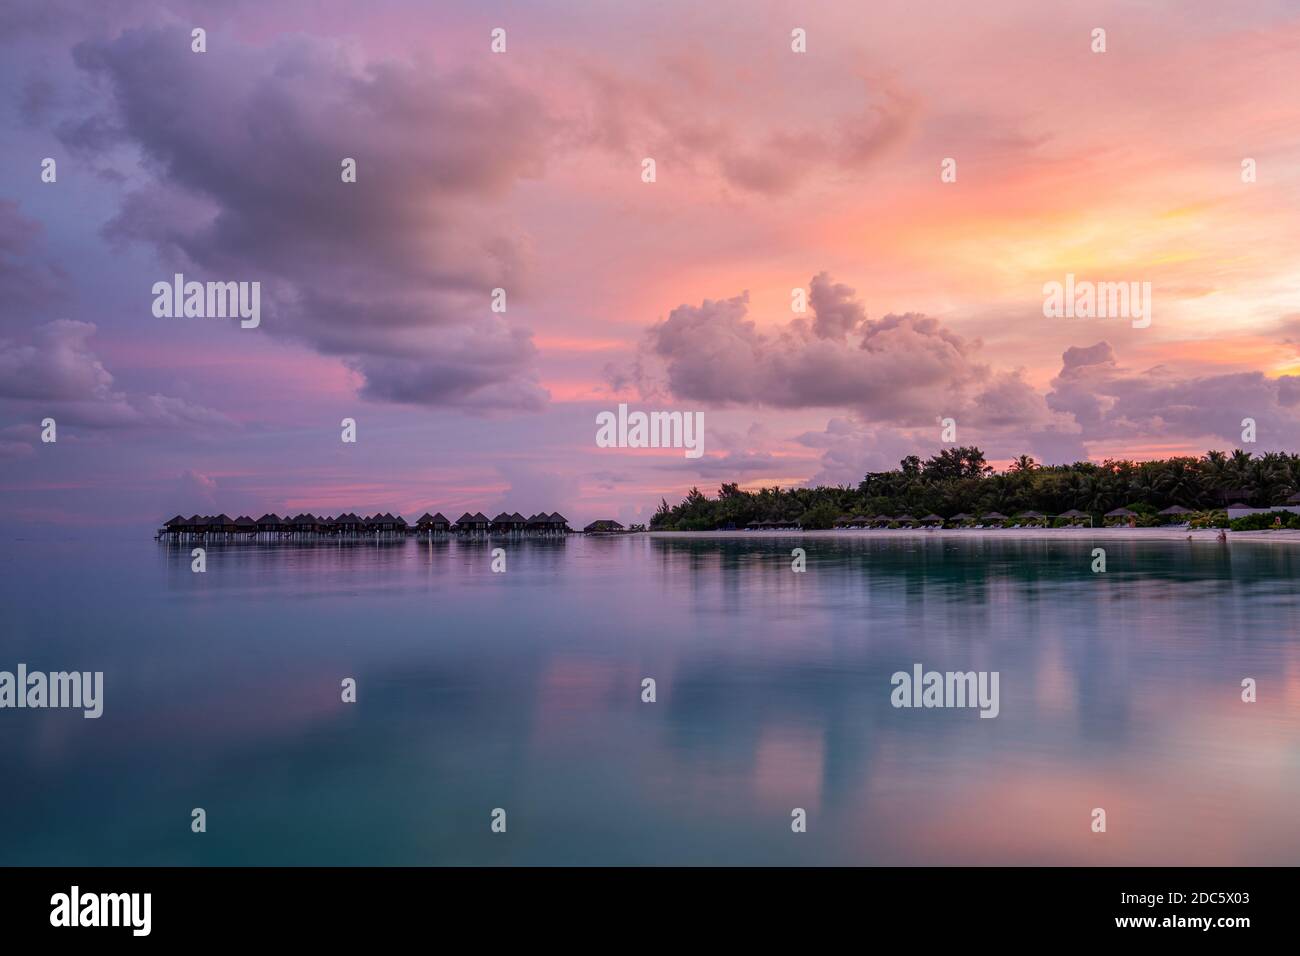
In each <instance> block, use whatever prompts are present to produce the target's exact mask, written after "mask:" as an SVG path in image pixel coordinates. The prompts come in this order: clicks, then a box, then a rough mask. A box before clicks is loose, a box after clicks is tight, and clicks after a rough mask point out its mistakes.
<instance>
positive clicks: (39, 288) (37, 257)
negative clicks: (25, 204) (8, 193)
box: [0, 199, 67, 322]
mask: <svg viewBox="0 0 1300 956" xmlns="http://www.w3.org/2000/svg"><path fill="white" fill-rule="evenodd" d="M41 232H42V230H41V225H40V223H39V222H37V221H35V220H34V219H28V218H27V217H26V216H24V215H22V213H20V212H19V211H18V204H17V203H15V202H12V201H10V200H7V199H0V320H4V321H5V322H9V321H10V320H14V319H17V318H20V317H25V316H28V315H31V314H33V313H40V312H44V311H46V310H48V309H49V308H50V307H51V306H53V305H55V304H57V303H58V302H60V301H61V300H62V299H63V297H64V291H63V290H64V287H65V285H66V283H67V275H66V274H65V273H64V271H63V269H61V268H60V267H59V266H57V265H55V264H54V263H52V262H49V261H46V260H45V259H43V258H42V257H41V252H40V247H39V239H40V236H41Z"/></svg>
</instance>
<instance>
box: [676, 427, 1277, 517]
mask: <svg viewBox="0 0 1300 956" xmlns="http://www.w3.org/2000/svg"><path fill="white" fill-rule="evenodd" d="M1297 490H1300V455H1289V454H1284V453H1282V452H1269V453H1267V454H1264V455H1261V456H1259V457H1258V458H1256V457H1254V456H1253V455H1251V454H1250V453H1249V452H1245V451H1241V450H1240V449H1238V450H1236V451H1234V452H1233V453H1232V455H1231V456H1229V455H1226V454H1225V453H1223V452H1220V451H1211V452H1207V453H1206V454H1205V455H1204V456H1203V457H1201V458H1192V457H1179V458H1168V459H1164V460H1160V461H1140V462H1139V461H1127V460H1111V459H1107V460H1106V461H1103V462H1101V463H1100V464H1098V463H1096V462H1091V461H1080V462H1075V463H1074V464H1072V465H1040V464H1038V463H1037V462H1035V461H1034V460H1033V459H1032V458H1030V457H1029V456H1027V455H1022V456H1020V457H1019V458H1018V459H1016V460H1015V461H1014V462H1013V463H1012V465H1011V467H1010V468H1008V469H1007V470H1006V471H1004V472H1000V473H998V472H994V470H993V468H992V467H991V466H989V464H988V463H987V462H986V461H985V458H984V452H983V451H981V450H980V449H979V448H976V447H974V446H969V447H965V446H963V447H954V448H948V449H944V450H943V451H941V452H939V453H938V454H937V455H934V456H932V457H931V458H929V459H928V460H926V461H922V460H921V459H920V458H919V457H918V456H915V455H910V456H908V457H907V458H904V459H903V460H902V462H900V463H899V467H898V468H896V469H894V470H893V471H883V472H871V473H868V474H867V475H865V476H864V477H863V479H862V481H861V482H859V484H858V486H857V487H856V488H843V487H835V488H827V487H819V488H761V489H759V490H757V491H743V490H741V488H740V486H739V485H738V484H737V483H734V482H732V483H728V484H724V485H723V486H722V487H721V488H720V489H719V491H718V497H716V498H708V497H706V496H705V495H704V494H703V493H702V492H701V491H700V490H699V489H698V488H692V489H691V490H690V492H689V493H688V494H687V496H686V498H685V499H684V500H683V501H682V502H681V503H680V504H677V505H673V506H670V505H669V504H668V502H667V501H666V500H665V501H661V502H660V505H659V508H658V510H657V511H656V512H655V514H654V517H653V518H652V519H651V521H650V527H651V528H652V529H653V530H658V531H713V530H718V529H722V528H744V527H745V526H746V525H748V524H750V523H751V522H760V523H769V522H776V521H792V522H799V523H800V524H801V525H802V526H803V527H806V528H829V527H831V526H832V525H833V524H834V522H835V519H836V518H839V517H840V516H842V515H867V516H875V515H891V516H894V515H901V514H910V515H915V516H916V517H918V518H919V517H921V516H923V515H927V514H930V513H931V512H933V513H935V514H940V515H944V516H949V515H953V514H957V513H959V512H966V513H968V514H973V515H979V514H983V513H986V512H990V511H1000V512H1002V513H1003V514H1008V515H1013V516H1014V515H1017V514H1020V513H1021V512H1024V511H1028V510H1033V511H1041V512H1043V513H1045V514H1048V515H1052V516H1056V515H1059V514H1061V513H1062V512H1063V511H1069V510H1071V509H1077V510H1079V511H1085V512H1088V513H1090V514H1092V515H1093V522H1094V524H1096V525H1100V524H1101V523H1102V521H1101V516H1102V515H1103V514H1105V513H1106V512H1107V511H1111V510H1113V509H1115V508H1119V507H1125V508H1128V509H1129V510H1131V511H1135V512H1137V513H1138V518H1137V521H1136V523H1137V524H1138V525H1139V526H1141V527H1146V526H1149V525H1155V524H1161V523H1163V520H1164V519H1161V518H1160V517H1158V515H1157V512H1159V511H1161V510H1163V509H1165V508H1168V507H1170V506H1171V505H1181V506H1183V507H1184V508H1191V509H1192V510H1193V511H1196V512H1198V514H1196V515H1189V516H1188V518H1189V523H1190V524H1191V526H1192V527H1214V528H1217V527H1226V526H1227V514H1226V513H1225V512H1223V511H1214V512H1213V513H1211V511H1210V509H1214V508H1222V507H1223V505H1225V504H1227V503H1229V501H1228V499H1229V498H1230V499H1231V501H1234V502H1235V501H1238V500H1240V501H1242V502H1243V503H1245V504H1249V505H1254V506H1256V507H1267V506H1269V505H1273V504H1276V503H1278V502H1281V501H1285V500H1286V498H1287V496H1289V495H1292V494H1294V493H1295V492H1296V491H1297ZM1220 516H1221V517H1220ZM1284 520H1289V519H1284ZM1198 522H1199V523H1198ZM1012 523H1015V522H1014V521H1013V522H1012ZM1056 523H1057V522H1055V521H1053V524H1056ZM1067 523H1068V522H1067ZM1081 523H1083V524H1087V521H1086V520H1084V521H1082V522H1081ZM1123 523H1124V524H1127V523H1128V522H1127V521H1124V522H1123Z"/></svg>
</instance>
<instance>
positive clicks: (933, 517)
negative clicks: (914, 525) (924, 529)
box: [921, 513, 943, 524]
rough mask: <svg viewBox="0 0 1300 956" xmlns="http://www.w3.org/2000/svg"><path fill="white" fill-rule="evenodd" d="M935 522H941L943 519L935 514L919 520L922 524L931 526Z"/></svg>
mask: <svg viewBox="0 0 1300 956" xmlns="http://www.w3.org/2000/svg"><path fill="white" fill-rule="evenodd" d="M936 521H943V517H942V516H940V515H937V514H933V513H931V514H928V515H926V516H925V517H924V518H922V519H921V523H922V524H933V523H934V522H936Z"/></svg>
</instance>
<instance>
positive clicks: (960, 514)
mask: <svg viewBox="0 0 1300 956" xmlns="http://www.w3.org/2000/svg"><path fill="white" fill-rule="evenodd" d="M948 520H949V521H969V520H970V515H968V514H967V513H966V512H964V511H961V512H958V513H957V514H955V515H953V516H952V517H951V518H949V519H948Z"/></svg>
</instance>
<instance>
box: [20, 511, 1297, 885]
mask: <svg viewBox="0 0 1300 956" xmlns="http://www.w3.org/2000/svg"><path fill="white" fill-rule="evenodd" d="M1098 540H1100V541H1102V542H1103V543H1104V545H1105V547H1106V551H1107V562H1108V571H1107V572H1106V573H1105V574H1093V573H1092V572H1091V570H1090V564H1091V555H1090V550H1091V548H1092V547H1093V546H1094V542H1093V541H1092V540H1091V539H1090V538H1084V539H1080V540H1074V539H1071V540H1064V539H1062V540H1054V541H1050V542H1035V541H1018V540H1007V539H1003V540H997V539H962V538H959V537H954V536H933V535H932V536H928V537H913V536H906V535H898V534H891V533H871V532H868V533H857V534H848V535H841V536H838V537H804V538H799V537H796V536H792V535H791V536H772V537H749V536H741V537H737V538H699V537H676V536H674V537H667V538H665V537H655V538H651V537H647V536H634V537H624V538H604V539H600V538H581V537H574V538H570V539H568V540H566V541H560V542H543V541H538V542H521V543H515V544H507V545H505V547H506V550H507V571H506V573H504V574H494V573H492V571H491V570H490V562H491V556H490V548H491V547H492V546H494V545H495V544H497V543H495V542H494V544H493V545H483V544H461V543H457V542H454V541H453V542H437V543H433V544H430V543H428V542H416V541H408V542H404V543H398V544H394V545H375V544H354V545H339V544H321V545H315V546H285V545H275V546H253V545H237V546H229V547H225V548H220V547H211V548H210V549H209V552H208V568H207V571H206V573H204V574H194V573H192V572H191V571H190V558H189V554H188V550H189V549H188V546H187V547H185V548H176V547H171V548H169V547H167V546H165V545H161V544H158V543H156V542H153V541H151V540H149V539H148V538H147V537H146V538H143V539H141V540H137V539H129V538H126V537H125V536H121V535H116V534H113V535H109V536H106V537H102V538H97V539H95V540H90V541H85V542H75V543H74V542H59V541H52V540H41V539H27V540H12V539H11V540H10V541H8V542H7V543H6V545H5V547H4V548H3V549H2V551H0V562H2V563H0V602H2V603H0V609H2V610H3V632H2V633H3V638H2V639H0V669H3V670H10V671H12V670H14V669H15V667H16V665H17V664H18V663H19V662H23V663H26V664H27V665H28V668H29V669H32V670H38V669H39V670H48V671H54V670H69V669H77V670H92V671H93V670H102V671H103V672H104V674H105V678H104V680H105V690H104V714H103V716H102V717H101V718H100V719H98V720H86V719H83V718H82V716H81V713H80V712H79V711H55V710H12V709H6V710H0V765H2V766H3V767H4V768H5V786H4V787H3V789H2V790H0V863H3V864H64V865H84V864H595V863H612V864H934V863H945V864H947V863H951V864H974V863H991V864H1022V863H1028V864H1069V863H1084V864H1093V863H1095V864H1112V863H1114V864H1120V863H1139V864H1239V863H1240V864H1296V863H1300V814H1298V813H1296V811H1295V806H1296V797H1297V795H1298V794H1300V654H1298V653H1297V647H1298V639H1297V623H1300V622H1298V620H1297V617H1298V615H1297V602H1296V597H1295V594H1296V587H1295V580H1296V575H1297V571H1300V550H1292V549H1291V548H1290V547H1287V546H1279V545H1275V544H1273V545H1271V544H1267V543H1258V542H1245V541H1234V542H1232V543H1230V544H1228V545H1222V544H1218V543H1215V542H1204V541H1197V542H1182V541H1178V542H1160V541H1150V542H1135V543H1126V542H1123V541H1118V540H1114V539H1108V538H1106V537H1105V536H1104V535H1099V536H1098ZM797 546H799V547H803V548H804V549H805V550H806V551H807V555H808V570H807V571H806V572H805V573H802V574H797V573H794V572H792V570H791V556H790V552H791V549H792V548H794V547H797ZM918 662H919V663H922V664H923V665H924V666H925V667H926V669H937V670H941V671H947V670H959V671H966V670H995V671H998V672H999V674H1000V714H999V716H998V717H997V718H996V719H980V718H979V716H978V712H977V711H975V710H970V709H929V710H927V709H896V708H894V707H892V706H891V704H890V692H891V689H892V688H891V684H890V676H891V674H893V673H894V672H895V671H899V670H905V671H910V670H911V668H912V665H913V664H914V663H918ZM345 677H353V678H355V680H356V682H357V688H358V689H357V702H356V703H354V704H348V703H343V702H342V701H341V699H340V696H341V695H340V682H341V681H342V679H343V678H345ZM646 677H651V678H654V680H655V681H656V682H657V700H656V701H655V702H654V703H643V702H642V700H641V682H642V679H643V678H646ZM1244 677H1253V678H1255V679H1256V680H1257V681H1258V685H1259V701H1258V702H1257V703H1254V704H1246V703H1243V702H1242V701H1241V686H1240V684H1241V680H1242V678H1244ZM194 807H202V808H204V809H205V810H206V811H207V832H206V833H202V834H195V833H192V832H191V830H190V820H191V815H190V812H191V809H192V808H194ZM498 807H499V808H503V809H504V810H505V811H506V818H507V828H506V832H505V833H503V834H499V833H493V832H492V831H491V829H490V824H491V814H492V811H493V809H494V808H498ZM796 807H799V808H803V809H804V810H806V811H807V818H808V828H807V832H806V833H799V834H796V833H793V832H791V826H790V821H791V811H792V809H793V808H796ZM1095 807H1101V808H1104V809H1105V810H1106V812H1107V832H1106V833H1104V834H1097V833H1093V832H1091V830H1090V823H1091V816H1090V814H1091V811H1092V809H1093V808H1095Z"/></svg>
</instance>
